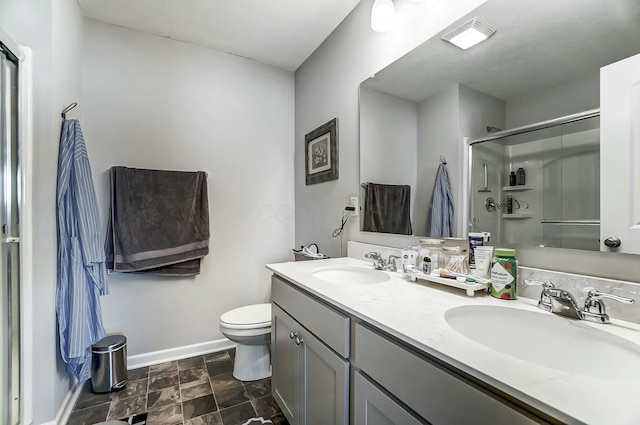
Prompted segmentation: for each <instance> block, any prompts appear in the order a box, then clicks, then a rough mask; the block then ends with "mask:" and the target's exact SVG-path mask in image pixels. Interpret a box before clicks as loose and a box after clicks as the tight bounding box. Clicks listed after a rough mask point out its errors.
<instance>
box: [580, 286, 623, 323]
mask: <svg viewBox="0 0 640 425" xmlns="http://www.w3.org/2000/svg"><path fill="white" fill-rule="evenodd" d="M603 298H608V299H611V300H616V301H618V302H621V303H624V304H633V302H634V301H633V299H632V298H625V297H620V296H618V295H613V294H607V293H604V292H600V291H598V290H596V289H592V290H590V291H589V292H588V293H587V299H586V300H584V311H583V312H582V315H583V319H584V320H590V321H592V322H597V323H610V321H609V315H608V314H607V311H606V308H605V305H604V301H602V299H603Z"/></svg>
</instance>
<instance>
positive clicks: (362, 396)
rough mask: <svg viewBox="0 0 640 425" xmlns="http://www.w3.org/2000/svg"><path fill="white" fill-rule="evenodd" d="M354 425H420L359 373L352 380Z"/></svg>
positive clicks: (420, 424)
mask: <svg viewBox="0 0 640 425" xmlns="http://www.w3.org/2000/svg"><path fill="white" fill-rule="evenodd" d="M353 385H354V387H353V389H354V393H355V395H354V402H353V409H354V419H355V425H422V424H423V422H420V421H419V420H418V419H416V418H415V417H414V416H413V415H412V414H411V413H409V412H408V411H407V410H406V409H405V408H404V407H402V406H401V405H400V404H398V403H396V402H395V401H394V400H393V399H392V398H391V397H389V396H388V395H386V394H385V393H384V392H382V391H381V390H379V389H378V388H377V387H376V386H375V385H373V384H372V383H371V382H369V381H368V380H367V379H366V378H365V377H364V376H362V375H361V374H360V372H356V373H355V380H354V384H353Z"/></svg>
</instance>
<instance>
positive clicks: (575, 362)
mask: <svg viewBox="0 0 640 425" xmlns="http://www.w3.org/2000/svg"><path fill="white" fill-rule="evenodd" d="M445 320H446V321H447V323H448V324H449V325H450V326H451V327H452V328H453V329H455V330H456V331H458V332H459V333H461V334H462V335H464V336H466V337H467V338H470V339H472V340H474V341H475V342H477V343H479V344H482V345H484V346H486V347H488V348H491V349H493V350H496V351H499V352H501V353H503V354H507V355H510V356H513V357H516V358H518V359H520V360H524V361H527V362H530V363H536V364H538V365H542V366H546V367H550V368H553V369H557V370H561V371H564V372H569V373H575V374H579V375H583V376H590V377H595V378H603V379H613V380H626V379H628V380H632V379H636V380H637V379H639V378H640V346H639V345H636V344H634V343H632V342H629V341H627V340H625V339H623V338H620V337H618V336H616V335H612V334H610V333H608V332H605V331H601V330H599V329H594V328H593V327H591V326H588V325H586V324H585V323H584V322H581V321H578V320H572V319H568V318H565V317H562V316H558V315H555V314H552V313H546V312H542V311H541V312H539V313H538V312H533V311H527V310H519V309H515V308H510V307H496V306H464V307H455V308H452V309H450V310H448V311H447V312H446V313H445ZM602 326H611V325H602ZM496 367H499V365H498V364H496Z"/></svg>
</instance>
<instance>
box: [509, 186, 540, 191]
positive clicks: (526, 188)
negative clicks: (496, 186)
mask: <svg viewBox="0 0 640 425" xmlns="http://www.w3.org/2000/svg"><path fill="white" fill-rule="evenodd" d="M531 189H533V187H531V186H502V190H503V191H505V192H520V191H521V190H531Z"/></svg>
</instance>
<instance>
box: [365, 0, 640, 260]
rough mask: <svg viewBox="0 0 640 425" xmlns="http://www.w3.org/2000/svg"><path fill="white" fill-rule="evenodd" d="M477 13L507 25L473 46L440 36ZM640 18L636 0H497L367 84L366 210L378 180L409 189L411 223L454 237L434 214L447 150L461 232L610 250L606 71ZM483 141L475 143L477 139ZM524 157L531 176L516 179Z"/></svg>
mask: <svg viewBox="0 0 640 425" xmlns="http://www.w3.org/2000/svg"><path fill="white" fill-rule="evenodd" d="M474 17H477V18H479V19H480V20H481V21H482V22H484V23H485V24H487V25H489V26H491V27H493V28H494V29H495V30H496V32H495V34H494V35H492V36H491V37H489V38H488V39H487V40H485V41H484V42H482V43H480V44H478V45H476V46H474V47H471V48H469V49H467V50H462V49H460V48H458V47H456V46H454V45H452V44H451V43H449V42H447V41H444V40H443V39H442V37H443V36H444V35H445V34H447V33H448V32H450V31H451V30H453V29H455V28H456V27H458V26H460V25H462V24H464V23H465V22H467V21H469V20H471V19H472V18H474ZM639 22H640V2H639V1H637V0H615V1H602V0H586V1H576V0H518V1H513V0H487V2H486V3H484V4H483V5H482V6H480V7H479V8H477V9H476V10H474V11H473V12H472V13H470V14H469V15H468V16H465V17H464V18H461V19H460V20H458V21H457V22H456V23H454V24H453V25H451V26H450V27H448V28H447V29H445V30H444V31H442V32H441V33H440V34H438V35H436V36H435V37H433V38H432V39H431V40H428V41H427V42H425V43H424V44H422V45H421V46H419V47H418V48H416V49H414V50H413V51H412V52H410V53H408V54H407V55H405V56H404V57H402V58H401V59H399V60H398V61H396V62H394V63H393V64H391V65H390V66H388V67H387V68H385V69H383V70H381V71H380V72H378V73H376V75H375V76H373V77H371V78H369V79H367V80H366V81H364V82H362V83H361V85H360V179H361V182H362V187H363V189H362V193H361V195H362V197H363V198H362V199H364V200H365V201H363V205H365V208H366V199H367V196H368V195H367V191H368V190H369V189H368V187H369V186H371V183H377V184H380V185H388V186H396V187H407V188H409V194H408V195H407V196H408V197H409V198H410V202H409V204H408V206H407V204H406V203H405V202H404V199H403V200H402V203H401V204H396V206H397V208H395V209H394V208H391V210H392V211H393V213H392V214H393V215H398V210H399V209H400V208H401V206H402V205H404V207H402V209H405V210H406V209H408V214H409V216H410V221H411V227H412V228H411V233H412V234H413V235H415V236H442V235H433V234H430V227H429V216H430V208H431V205H432V197H433V193H434V187H435V186H436V176H437V174H438V169H439V168H440V167H441V163H442V161H443V160H445V161H446V163H447V165H446V168H447V170H448V175H449V180H450V184H451V188H452V192H453V200H454V215H453V223H452V232H451V236H453V237H459V238H466V235H467V232H468V231H481V230H483V231H490V232H491V233H492V241H495V242H505V243H513V244H529V245H536V246H553V247H561V248H572V249H590V250H599V248H601V247H602V240H601V239H602V236H601V235H600V233H599V227H600V226H599V220H600V214H599V207H600V203H601V201H602V200H601V199H600V196H599V191H600V188H601V187H607V185H609V184H610V181H609V180H605V179H606V178H608V177H606V176H603V175H602V174H604V172H602V173H601V170H600V161H605V158H608V156H607V155H604V154H603V155H602V158H601V155H600V154H601V152H600V151H601V149H600V148H601V146H600V139H599V134H600V117H599V115H600V112H599V111H600V108H601V99H600V91H601V84H600V70H601V68H602V67H604V66H607V65H609V64H612V63H614V62H618V61H620V60H622V59H625V58H628V57H631V56H634V55H637V54H638V53H640V25H639ZM639 74H640V73H639ZM638 80H640V75H638ZM638 97H639V98H640V95H638ZM574 116H578V117H579V118H577V119H573V120H572V119H568V120H565V121H562V119H563V118H566V117H574ZM541 123H542V124H544V123H553V125H539V124H541ZM519 128H528V129H529V128H530V129H532V130H535V131H537V133H536V132H535V131H533V132H529V131H524V132H518V131H515V132H513V131H512V130H514V129H519ZM502 132H504V133H502ZM500 134H505V135H508V136H511V137H507V138H497V137H494V136H499V135H500ZM484 139H492V140H490V141H488V142H486V143H485V142H482V143H477V144H474V145H473V148H472V149H471V150H470V151H471V154H469V151H468V149H467V144H468V143H469V140H475V141H478V140H484ZM606 161H609V160H608V159H607V160H606ZM606 163H608V162H606ZM470 164H471V165H472V166H471V167H470ZM639 164H640V162H639ZM518 169H522V170H523V171H524V174H525V182H524V183H522V184H520V185H518V184H516V183H517V182H516V183H514V186H515V187H510V184H511V183H512V182H511V181H510V180H511V178H513V177H517V176H515V175H516V174H517V172H518ZM511 172H513V173H514V176H513V177H512V176H511ZM609 179H610V178H609ZM469 182H470V183H469ZM518 186H520V187H518ZM632 186H635V185H634V183H633V182H631V181H618V182H616V186H615V188H614V189H613V190H616V191H618V192H619V193H620V196H626V194H628V193H629V192H630V191H633V190H635V189H633V187H632ZM405 194H406V192H405ZM488 198H491V200H487V199H488ZM390 199H392V198H390ZM507 200H509V203H511V204H512V206H511V212H507ZM569 201H571V202H573V203H572V204H569ZM514 202H515V203H514ZM563 202H564V204H565V205H564V209H563V207H562V205H563ZM388 209H389V208H388V206H387V210H388ZM492 209H493V211H491V210H492ZM384 211H385V209H384V208H382V209H380V210H379V211H377V212H376V213H377V214H379V215H380V214H383V213H384ZM366 214H367V212H366V211H365V212H364V213H363V216H365V215H366ZM508 214H510V215H511V216H509V217H507V215H508ZM393 219H394V220H396V219H398V217H393ZM404 228H405V229H406V226H405V227H404ZM362 230H364V231H367V230H370V229H369V228H366V227H364V222H363V227H362ZM383 231H384V230H383ZM389 233H405V234H407V233H406V231H405V232H389ZM445 236H446V235H445ZM621 252H623V251H621ZM625 252H629V251H625ZM637 253H640V251H637Z"/></svg>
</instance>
